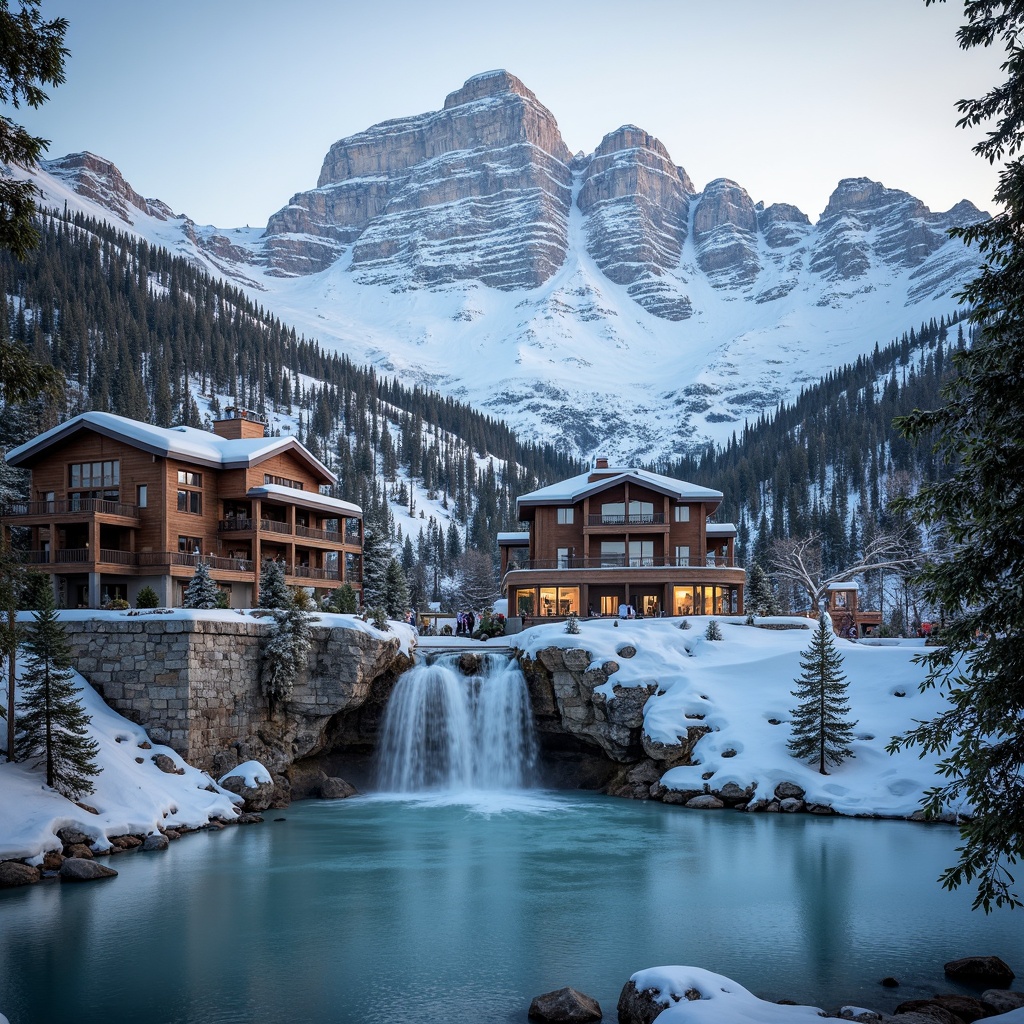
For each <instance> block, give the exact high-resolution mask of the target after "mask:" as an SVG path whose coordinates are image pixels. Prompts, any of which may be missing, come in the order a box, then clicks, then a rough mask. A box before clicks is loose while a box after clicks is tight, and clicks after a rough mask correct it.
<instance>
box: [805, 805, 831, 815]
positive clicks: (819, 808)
mask: <svg viewBox="0 0 1024 1024" xmlns="http://www.w3.org/2000/svg"><path fill="white" fill-rule="evenodd" d="M807 813H808V814H835V813H836V812H835V811H834V810H833V808H832V805H831V804H807Z"/></svg>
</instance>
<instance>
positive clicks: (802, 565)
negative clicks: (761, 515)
mask: <svg viewBox="0 0 1024 1024" xmlns="http://www.w3.org/2000/svg"><path fill="white" fill-rule="evenodd" d="M919 558H920V554H919V552H918V551H917V550H916V549H915V546H914V545H913V543H912V541H911V539H910V538H909V537H908V536H907V533H906V532H905V531H902V530H900V531H895V532H880V533H876V534H875V535H874V536H873V537H872V538H871V539H870V540H869V541H867V542H866V543H865V545H864V550H863V552H862V553H861V557H860V558H859V559H858V560H857V561H856V562H854V563H853V564H851V565H848V566H846V567H845V568H843V569H841V570H840V571H839V572H835V573H832V574H831V575H830V576H826V575H824V571H823V569H822V563H821V537H820V536H818V534H816V533H812V534H811V535H810V536H809V537H789V538H786V539H784V540H777V541H775V543H774V544H773V545H772V547H771V549H770V550H769V553H768V564H769V565H770V566H771V568H772V571H773V573H774V574H775V578H776V579H778V580H780V581H784V582H786V583H789V584H791V585H793V586H795V587H798V588H799V589H800V590H802V591H804V592H805V593H806V594H807V596H808V597H809V598H810V607H811V608H812V609H817V608H818V606H819V602H820V601H821V600H822V599H823V598H824V597H825V595H826V594H827V593H828V588H829V587H830V586H831V585H832V584H833V583H847V582H849V581H850V580H852V579H854V578H855V577H857V576H860V575H861V574H862V573H865V572H868V571H870V570H878V569H892V570H894V571H908V570H910V569H912V568H913V567H914V566H916V565H917V562H918V560H919Z"/></svg>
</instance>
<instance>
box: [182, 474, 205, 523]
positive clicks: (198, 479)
mask: <svg viewBox="0 0 1024 1024" xmlns="http://www.w3.org/2000/svg"><path fill="white" fill-rule="evenodd" d="M202 486H203V474H202V473H197V472H195V471H194V470H191V469H179V470H178V511H179V512H189V513H191V514H192V515H197V516H200V515H202V514H203V492H202V491H201V490H198V488H201V487H202ZM186 488H197V489H196V490H191V489H189V490H186Z"/></svg>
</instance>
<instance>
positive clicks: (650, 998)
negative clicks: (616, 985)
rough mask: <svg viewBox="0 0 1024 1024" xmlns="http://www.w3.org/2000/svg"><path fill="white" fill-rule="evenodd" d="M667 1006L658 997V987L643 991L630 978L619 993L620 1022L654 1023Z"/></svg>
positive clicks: (631, 1023) (623, 1023)
mask: <svg viewBox="0 0 1024 1024" xmlns="http://www.w3.org/2000/svg"><path fill="white" fill-rule="evenodd" d="M665 1008H666V1003H664V1002H662V1001H661V1000H660V999H658V998H657V990H656V989H652V988H648V989H644V990H643V991H641V990H640V989H638V988H637V987H636V984H635V983H634V982H633V980H632V979H630V980H629V981H627V982H626V984H625V985H623V987H622V992H621V994H620V995H619V1003H618V1007H617V1009H618V1013H619V1024H652V1022H653V1021H654V1018H655V1017H657V1016H658V1014H659V1013H661V1011H662V1010H664V1009H665Z"/></svg>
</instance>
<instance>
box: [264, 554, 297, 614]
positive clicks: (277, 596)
mask: <svg viewBox="0 0 1024 1024" xmlns="http://www.w3.org/2000/svg"><path fill="white" fill-rule="evenodd" d="M291 601H292V596H291V592H290V591H289V590H288V584H287V583H285V581H284V563H283V562H278V561H276V560H275V559H272V558H267V559H264V561H263V564H262V565H261V566H260V598H259V602H258V604H259V607H260V608H287V607H288V606H289V605H290V604H291Z"/></svg>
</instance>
